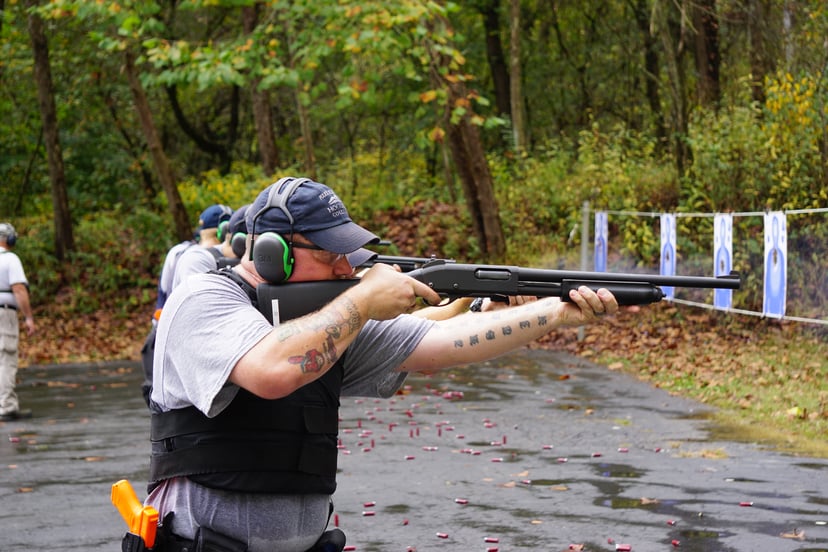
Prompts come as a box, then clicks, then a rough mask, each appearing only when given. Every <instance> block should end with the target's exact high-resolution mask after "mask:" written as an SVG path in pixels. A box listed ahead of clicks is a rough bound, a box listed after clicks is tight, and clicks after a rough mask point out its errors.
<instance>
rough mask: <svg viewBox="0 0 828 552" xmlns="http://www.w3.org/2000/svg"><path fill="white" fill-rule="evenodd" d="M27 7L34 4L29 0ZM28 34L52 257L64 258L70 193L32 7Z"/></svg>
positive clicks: (69, 236) (45, 49)
mask: <svg viewBox="0 0 828 552" xmlns="http://www.w3.org/2000/svg"><path fill="white" fill-rule="evenodd" d="M26 4H27V7H28V8H34V7H36V6H37V2H36V1H35V0H29V1H28V2H27V3H26ZM29 36H30V38H31V41H32V52H33V54H34V77H35V83H36V85H37V99H38V104H39V105H40V119H41V122H42V124H43V138H44V144H45V145H46V155H47V158H48V163H49V180H50V181H51V183H52V208H53V210H54V213H55V257H56V258H57V259H58V260H59V261H64V260H66V253H68V252H71V251H74V250H75V237H74V234H73V233H72V217H71V214H70V212H69V194H68V193H67V191H66V172H65V170H64V166H63V152H62V151H61V147H60V136H59V134H58V122H57V109H56V107H55V94H54V85H53V83H52V70H51V68H50V66H49V43H48V41H47V40H46V33H45V31H44V29H43V20H42V19H41V18H40V16H39V15H38V14H37V13H36V12H34V11H31V12H30V13H29Z"/></svg>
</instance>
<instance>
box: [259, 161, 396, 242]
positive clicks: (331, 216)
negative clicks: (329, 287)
mask: <svg viewBox="0 0 828 552" xmlns="http://www.w3.org/2000/svg"><path fill="white" fill-rule="evenodd" d="M295 180H297V179H296V178H292V177H291V178H283V179H281V180H279V181H278V182H276V183H274V184H271V185H270V186H268V187H267V188H265V189H264V190H262V191H261V193H259V195H258V196H257V197H256V200H255V201H254V202H253V203H252V204H251V205H250V207H249V208H248V209H247V216H246V218H247V230H248V232H250V233H255V234H262V233H264V232H275V233H277V234H280V235H283V236H290V234H291V233H294V234H302V235H303V236H304V237H305V238H307V239H309V240H310V241H311V242H313V243H314V244H315V245H318V246H319V247H321V248H323V249H325V250H327V251H331V252H333V253H352V252H354V251H356V250H357V249H359V248H361V247H362V246H363V245H366V244H368V243H377V242H379V241H380V240H379V237H378V236H376V235H375V234H374V233H372V232H370V231H368V230H366V229H365V228H363V227H362V226H360V225H358V224H356V223H355V222H354V221H353V220H351V217H350V216H349V215H348V210H347V209H346V208H345V204H344V203H342V200H341V199H339V196H337V195H336V193H335V192H334V191H333V190H332V189H331V188H329V187H328V186H326V185H324V184H320V183H319V182H314V181H313V180H310V179H308V178H302V179H301V183H300V184H299V186H298V187H297V188H295V189H294V190H293V192H292V193H291V194H290V196H289V197H287V201H286V202H285V208H284V209H282V208H280V207H279V199H280V196H279V194H280V193H287V190H288V189H289V187H290V186H291V185H293V184H296V182H294V181H295ZM285 210H287V212H285ZM291 218H293V221H291V220H290V219H291Z"/></svg>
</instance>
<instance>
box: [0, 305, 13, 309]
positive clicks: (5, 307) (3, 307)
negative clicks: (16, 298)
mask: <svg viewBox="0 0 828 552" xmlns="http://www.w3.org/2000/svg"><path fill="white" fill-rule="evenodd" d="M0 309H11V310H17V307H16V306H15V305H0Z"/></svg>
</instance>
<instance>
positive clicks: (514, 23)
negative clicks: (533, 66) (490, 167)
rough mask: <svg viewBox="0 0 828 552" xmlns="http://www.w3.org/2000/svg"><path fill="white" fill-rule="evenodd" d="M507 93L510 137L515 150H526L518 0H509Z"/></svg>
mask: <svg viewBox="0 0 828 552" xmlns="http://www.w3.org/2000/svg"><path fill="white" fill-rule="evenodd" d="M509 7H510V10H509V16H510V24H509V82H510V87H509V93H510V97H511V103H512V105H511V114H512V139H513V140H514V147H515V151H516V152H517V153H518V154H522V153H523V152H525V151H526V123H525V117H524V116H523V113H524V111H523V71H522V68H521V64H520V35H521V32H520V0H510V2H509Z"/></svg>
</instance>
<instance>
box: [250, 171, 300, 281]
mask: <svg viewBox="0 0 828 552" xmlns="http://www.w3.org/2000/svg"><path fill="white" fill-rule="evenodd" d="M305 182H310V179H308V178H290V177H287V178H282V179H280V180H279V181H278V182H276V183H275V184H273V186H272V187H271V189H270V192H269V193H268V196H267V202H266V203H265V205H264V207H262V208H261V209H259V211H258V212H257V213H256V215H255V216H254V217H253V224H252V228H251V229H250V233H251V234H252V235H253V243H252V244H251V246H250V257H251V260H252V261H253V265H254V266H255V267H256V271H257V272H258V273H259V275H260V276H261V277H262V278H264V279H265V280H267V281H268V282H270V283H281V282H284V281H285V280H287V279H288V278H290V275H291V274H292V273H293V263H294V258H293V222H294V220H293V215H292V214H291V213H290V210H289V209H288V208H287V202H288V200H289V199H290V196H292V195H293V192H295V191H296V189H297V188H298V187H299V186H301V185H302V184H304V183H305ZM282 187H285V189H284V190H283V191H282V190H281V188H282ZM274 208H279V209H281V210H282V212H283V213H284V214H285V216H286V217H287V219H288V222H289V223H290V237H289V240H288V241H287V242H286V241H285V240H284V238H283V237H282V236H280V235H279V234H277V233H276V232H264V233H262V234H261V235H259V236H256V221H257V220H258V219H259V217H261V216H262V215H264V214H265V213H266V212H267V211H268V210H270V209H274Z"/></svg>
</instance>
